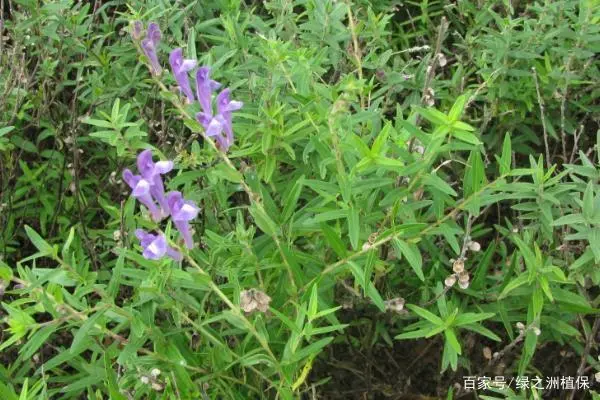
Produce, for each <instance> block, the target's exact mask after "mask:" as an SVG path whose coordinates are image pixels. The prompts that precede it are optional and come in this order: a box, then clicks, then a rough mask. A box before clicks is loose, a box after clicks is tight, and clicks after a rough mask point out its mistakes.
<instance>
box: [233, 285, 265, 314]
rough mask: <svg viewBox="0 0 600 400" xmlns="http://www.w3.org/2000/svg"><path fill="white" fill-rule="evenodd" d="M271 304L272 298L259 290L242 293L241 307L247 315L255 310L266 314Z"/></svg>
mask: <svg viewBox="0 0 600 400" xmlns="http://www.w3.org/2000/svg"><path fill="white" fill-rule="evenodd" d="M270 302H271V298H270V297H269V296H268V295H267V294H266V293H264V292H261V291H260V290H257V289H248V290H244V291H242V292H241V293H240V307H241V308H242V310H244V312H247V313H251V312H253V311H255V310H258V311H261V312H266V311H267V310H268V309H269V303H270Z"/></svg>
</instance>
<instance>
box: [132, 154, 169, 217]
mask: <svg viewBox="0 0 600 400" xmlns="http://www.w3.org/2000/svg"><path fill="white" fill-rule="evenodd" d="M137 167H138V171H140V173H141V174H142V177H143V178H144V179H145V180H146V181H147V182H149V183H150V194H151V195H152V197H153V198H154V199H155V200H156V201H157V202H158V204H160V207H161V214H162V216H166V215H167V214H168V210H169V204H168V203H167V200H166V198H165V187H164V185H163V181H162V178H161V175H164V174H166V173H168V172H170V171H171V170H172V169H173V161H158V162H156V163H155V162H154V161H152V150H150V149H147V150H144V151H142V152H141V153H140V154H138V157H137Z"/></svg>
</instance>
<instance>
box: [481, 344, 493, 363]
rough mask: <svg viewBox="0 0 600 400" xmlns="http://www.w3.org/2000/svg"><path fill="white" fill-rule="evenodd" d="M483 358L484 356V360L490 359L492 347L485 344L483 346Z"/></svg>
mask: <svg viewBox="0 0 600 400" xmlns="http://www.w3.org/2000/svg"><path fill="white" fill-rule="evenodd" d="M483 358H485V359H486V360H491V359H492V349H490V348H489V347H487V346H485V347H484V348H483Z"/></svg>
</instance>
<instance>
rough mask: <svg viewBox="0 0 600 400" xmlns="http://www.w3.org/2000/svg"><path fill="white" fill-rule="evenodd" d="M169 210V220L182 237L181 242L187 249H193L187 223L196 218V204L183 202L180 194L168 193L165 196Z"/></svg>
mask: <svg viewBox="0 0 600 400" xmlns="http://www.w3.org/2000/svg"><path fill="white" fill-rule="evenodd" d="M167 201H168V203H169V210H170V211H171V219H172V220H173V222H174V223H175V226H176V227H177V230H178V231H179V233H180V234H181V236H183V240H184V242H185V245H186V247H187V248H188V249H191V248H193V247H194V242H193V240H192V232H191V231H190V224H189V221H191V220H193V219H194V218H196V216H198V212H199V211H200V209H199V208H198V206H196V203H194V202H193V201H189V200H184V198H183V195H182V194H181V192H177V191H174V192H169V193H168V194H167Z"/></svg>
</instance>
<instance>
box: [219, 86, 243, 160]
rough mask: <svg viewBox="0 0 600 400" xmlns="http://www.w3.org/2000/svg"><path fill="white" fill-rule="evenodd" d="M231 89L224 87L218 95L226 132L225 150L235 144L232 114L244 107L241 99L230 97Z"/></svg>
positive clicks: (220, 114)
mask: <svg viewBox="0 0 600 400" xmlns="http://www.w3.org/2000/svg"><path fill="white" fill-rule="evenodd" d="M230 93H231V91H230V90H229V89H223V90H222V91H221V93H219V95H218V96H217V111H218V113H219V116H221V117H222V121H221V124H222V125H223V131H224V132H225V140H224V145H223V147H222V150H223V151H227V150H228V149H229V147H230V146H231V145H232V144H233V127H232V126H231V124H232V115H231V113H232V112H233V111H236V110H239V109H240V108H242V107H243V105H244V103H242V102H241V101H233V100H230V99H229V95H230Z"/></svg>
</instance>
